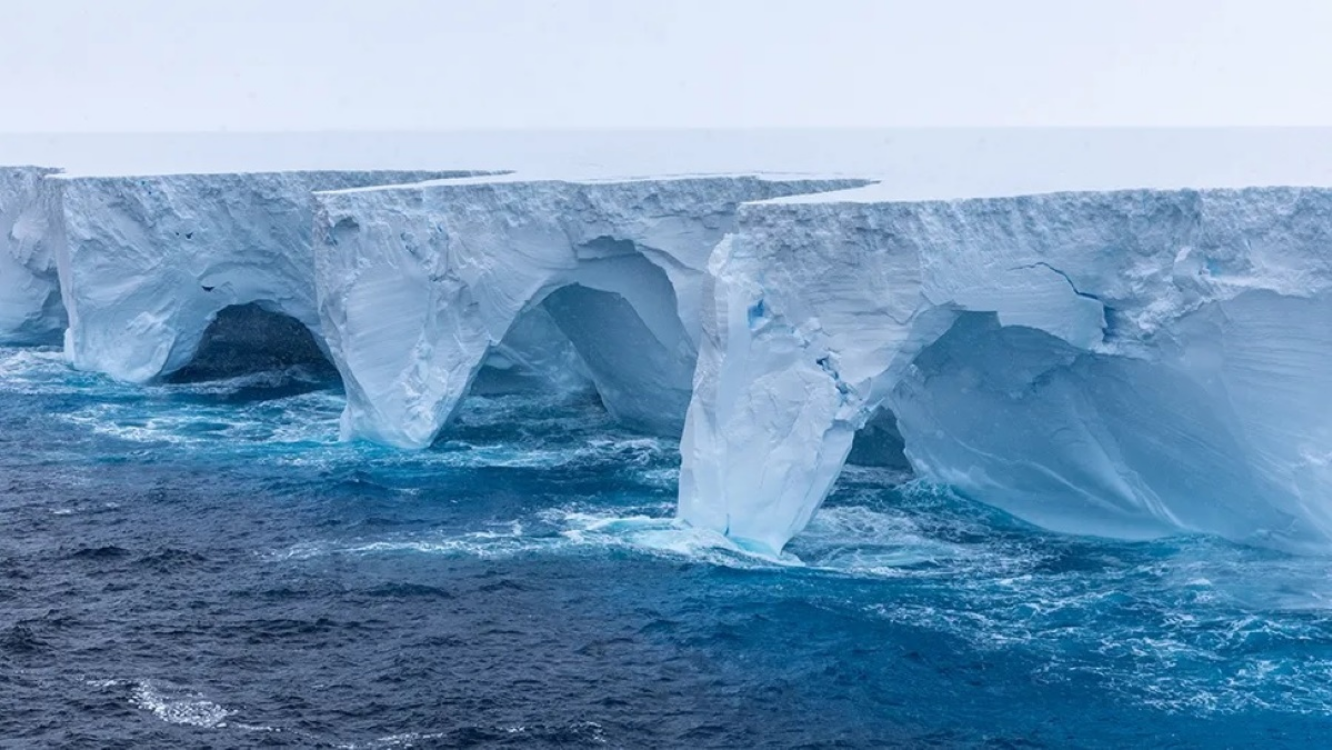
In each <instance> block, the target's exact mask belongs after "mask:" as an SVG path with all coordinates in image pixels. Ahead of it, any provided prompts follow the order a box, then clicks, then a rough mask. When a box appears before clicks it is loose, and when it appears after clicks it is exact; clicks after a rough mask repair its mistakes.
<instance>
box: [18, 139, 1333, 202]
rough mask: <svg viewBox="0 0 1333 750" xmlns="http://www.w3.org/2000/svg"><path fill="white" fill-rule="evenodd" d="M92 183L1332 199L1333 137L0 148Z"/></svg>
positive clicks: (208, 142) (40, 142)
mask: <svg viewBox="0 0 1333 750" xmlns="http://www.w3.org/2000/svg"><path fill="white" fill-rule="evenodd" d="M6 162H8V163H45V164H54V165H58V166H62V167H65V168H66V169H67V170H68V171H70V172H71V173H77V174H79V175H84V176H90V175H142V174H163V173H218V172H238V171H251V172H271V171H275V170H330V169H333V170H383V169H396V170H420V169H445V170H449V169H459V168H462V169H513V170H516V171H517V172H520V173H522V174H523V175H524V176H525V177H526V178H527V179H537V178H539V177H549V178H567V179H584V178H595V177H611V176H617V175H652V174H708V173H711V174H725V173H773V174H782V173H786V174H807V175H810V174H820V175H854V176H866V177H873V178H878V179H880V180H882V182H883V186H884V187H883V188H881V189H882V190H883V191H885V192H884V193H883V194H882V195H886V196H889V197H892V198H895V199H904V200H924V199H951V198H968V197H982V196H999V195H1016V194H1023V193H1043V192H1054V191H1062V190H1114V189H1124V188H1139V187H1152V188H1178V187H1200V188H1203V187H1237V186H1242V185H1275V184H1288V185H1322V186H1328V185H1331V184H1333V169H1331V168H1330V166H1331V165H1333V138H1330V130H1329V128H1171V129H1154V128H1142V129H1140V128H1007V129H1005V128H971V129H968V128H957V129H907V128H883V129H841V130H840V129H810V130H675V131H670V130H657V131H654V130H600V131H594V130H585V131H579V130H572V131H540V130H533V131H499V130H497V131H471V132H434V133H431V132H421V133H280V134H274V133H194V134H188V133H174V134H173V133H168V134H61V135H0V163H6Z"/></svg>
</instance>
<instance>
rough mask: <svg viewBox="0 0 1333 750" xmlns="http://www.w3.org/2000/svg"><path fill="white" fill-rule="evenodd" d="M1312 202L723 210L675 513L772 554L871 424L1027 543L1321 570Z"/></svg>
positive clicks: (1123, 196)
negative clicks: (1060, 541) (1060, 542)
mask: <svg viewBox="0 0 1333 750" xmlns="http://www.w3.org/2000/svg"><path fill="white" fill-rule="evenodd" d="M1331 203H1333V201H1331V200H1330V191H1329V190H1327V189H1322V188H1253V189H1241V190H1200V191H1195V190H1182V191H1124V192H1102V193H1063V194H1050V195H1040V196H1025V197H1016V198H1005V199H985V200H964V201H952V202H917V203H897V202H893V203H890V202H855V201H841V202H820V201H818V200H803V201H799V202H781V201H777V202H768V203H762V204H752V205H747V206H744V207H742V209H741V211H740V213H739V217H738V227H737V230H736V231H735V232H734V233H733V234H731V235H730V236H728V237H727V238H726V239H724V240H723V241H722V242H721V243H720V244H719V246H718V248H717V251H716V252H715V253H714V254H713V256H712V258H711V260H710V264H709V273H710V279H711V289H710V292H709V294H708V295H707V296H706V299H705V304H704V308H703V320H702V323H703V325H702V329H703V339H702V343H701V349H700V355H699V363H698V367H697V369H696V371H695V379H694V389H693V397H692V399H691V402H690V406H689V411H688V416H687V419H686V425H685V430H684V435H683V438H682V444H681V453H682V466H681V478H680V494H679V510H678V514H679V516H680V517H681V518H682V519H684V520H685V521H687V522H688V523H690V524H692V525H695V526H701V527H705V528H710V529H715V530H718V531H722V532H724V533H726V534H728V535H729V536H732V537H734V538H738V539H743V540H748V541H750V542H751V543H752V544H755V545H758V546H761V547H764V548H767V549H770V550H773V551H776V550H780V549H781V548H782V547H783V546H784V545H785V544H786V543H787V541H788V540H789V539H790V538H791V537H792V536H793V535H795V534H796V533H798V532H799V531H800V530H801V529H802V528H803V527H804V526H805V525H806V524H807V523H808V522H809V521H810V518H811V517H812V516H813V514H814V513H815V511H816V510H817V509H818V508H819V505H820V504H821V503H822V502H823V501H824V499H825V498H826V497H827V496H828V494H829V492H830V491H831V489H832V488H833V486H834V482H835V481H836V479H837V477H838V474H839V472H840V471H841V468H842V465H843V463H844V461H845V459H846V456H847V454H848V451H849V449H850V447H851V444H852V439H853V436H854V435H855V434H856V432H857V430H858V429H859V428H860V427H862V426H863V425H864V424H865V423H866V421H867V420H868V419H870V418H871V417H872V416H874V415H875V414H876V413H879V412H882V411H883V410H889V411H891V412H892V414H893V415H894V416H895V417H896V419H897V426H898V429H899V430H900V432H901V434H902V436H903V439H904V441H905V444H906V447H905V453H906V456H907V458H908V460H909V461H910V463H911V465H912V467H913V469H914V470H915V471H916V472H917V474H918V475H919V476H921V477H923V478H926V479H929V480H934V481H938V482H942V483H946V484H949V485H951V486H953V487H955V488H957V489H958V490H960V491H962V492H963V493H965V494H967V495H969V496H971V497H973V498H975V499H978V500H981V501H983V502H986V503H989V504H992V505H996V506H998V507H1001V508H1003V509H1005V510H1007V511H1009V512H1011V513H1013V514H1014V515H1016V516H1018V517H1020V518H1023V519H1026V520H1028V521H1031V522H1033V523H1036V524H1038V525H1041V526H1044V527H1047V528H1050V529H1054V530H1059V531H1065V532H1072V533H1080V534H1095V535H1104V536H1114V537H1126V538H1146V537H1154V536H1160V535H1165V534H1171V533H1180V532H1206V533H1213V534H1218V535H1221V536H1223V537H1226V538H1230V539H1233V540H1237V541H1242V542H1247V543H1254V544H1260V545H1264V546H1273V547H1279V548H1282V549H1287V550H1291V551H1297V552H1305V553H1312V554H1327V553H1328V550H1329V539H1330V504H1329V497H1330V444H1331V443H1333V439H1331V436H1330V375H1329V373H1330V369H1333V359H1331V355H1330V352H1331V351H1333V346H1331V344H1330V327H1331V326H1330V323H1331V321H1330V244H1331V243H1330V214H1331V213H1333V212H1331V210H1330V206H1331Z"/></svg>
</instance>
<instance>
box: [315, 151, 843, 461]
mask: <svg viewBox="0 0 1333 750" xmlns="http://www.w3.org/2000/svg"><path fill="white" fill-rule="evenodd" d="M865 184H866V181H865V180H812V179H779V178H760V177H750V176H725V177H698V178H674V179H657V180H621V181H562V180H538V181H528V180H523V179H519V178H512V177H510V178H484V179H472V180H464V181H453V182H433V183H429V184H424V185H419V186H399V187H386V188H369V189H363V190H346V191H332V192H323V193H318V194H317V195H316V199H317V201H318V204H319V207H318V210H317V212H316V246H317V247H316V253H315V263H316V275H317V279H318V283H317V285H318V289H319V295H320V312H321V317H322V326H323V332H324V336H325V337H326V340H327V342H328V345H329V350H330V354H331V356H332V359H333V361H334V362H335V364H337V365H338V368H339V370H340V372H341V373H342V377H343V382H344V384H345V386H346V389H347V410H346V412H345V413H344V416H343V434H344V436H345V437H359V438H368V439H371V440H376V441H379V442H383V443H387V444H390V445H396V446H401V447H407V448H421V447H424V446H427V445H429V444H430V443H431V441H433V440H434V439H435V437H436V435H438V434H439V432H440V430H441V429H442V428H443V427H444V425H445V424H446V423H447V422H448V420H449V418H450V417H451V416H452V414H453V413H454V412H455V410H456V409H457V408H458V404H459V402H460V400H461V399H462V397H463V396H464V395H465V394H466V393H467V391H468V388H469V387H470V385H471V383H472V381H473V379H474V378H475V377H476V375H477V372H478V370H479V369H480V367H481V365H482V363H483V361H484V360H485V358H486V357H487V355H488V354H489V353H491V352H492V351H493V350H494V349H495V348H496V347H497V346H499V345H501V344H502V342H504V340H505V337H506V334H507V333H508V332H509V331H510V330H511V328H512V327H513V326H514V325H515V321H516V320H518V319H519V318H520V316H522V315H523V314H524V313H525V312H529V311H531V310H534V309H536V308H538V307H540V308H542V309H543V310H544V314H545V316H549V318H550V319H551V320H553V321H554V322H555V323H556V325H557V326H558V327H559V329H560V330H561V331H562V332H563V333H564V334H565V335H566V336H567V337H568V338H569V340H570V341H572V342H573V346H574V348H575V349H576V350H577V351H578V354H579V358H580V359H581V360H582V362H583V364H584V365H586V367H587V370H588V372H589V373H590V376H591V378H592V381H593V383H594V385H595V386H596V388H597V391H598V394H599V395H600V396H601V399H602V402H603V403H604V404H605V405H606V407H607V409H608V410H609V411H610V412H611V413H612V414H613V415H614V416H615V417H616V418H617V419H618V420H619V421H621V422H622V423H624V424H628V425H632V426H635V427H638V428H640V429H643V430H645V431H648V432H655V433H663V434H671V435H675V434H679V431H680V426H681V424H682V422H683V419H684V415H685V409H686V406H687V405H688V403H689V399H690V388H691V381H692V377H693V373H694V362H695V357H696V354H697V342H698V336H699V326H700V323H699V313H700V310H701V305H702V297H703V288H704V279H705V272H704V269H705V266H706V265H707V259H708V257H709V254H710V253H711V252H712V250H713V248H714V247H715V246H716V244H717V242H718V240H719V239H721V237H722V236H723V235H724V234H725V233H726V232H728V231H729V230H731V229H732V227H733V221H734V216H735V212H736V208H737V206H738V205H739V204H740V203H742V202H743V201H750V200H759V199H766V198H773V197H779V196H786V195H792V194H798V193H807V192H815V191H821V190H833V189H839V188H847V187H851V186H857V185H865Z"/></svg>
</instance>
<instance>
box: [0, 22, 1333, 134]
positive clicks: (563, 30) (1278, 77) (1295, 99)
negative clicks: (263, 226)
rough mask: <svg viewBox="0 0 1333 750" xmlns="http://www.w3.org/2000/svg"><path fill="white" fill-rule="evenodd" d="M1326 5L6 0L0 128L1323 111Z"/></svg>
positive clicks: (1219, 116) (962, 120)
mask: <svg viewBox="0 0 1333 750" xmlns="http://www.w3.org/2000/svg"><path fill="white" fill-rule="evenodd" d="M1331 6H1333V4H1331V3H1330V2H1329V0H1250V1H1248V2H1242V1H1240V0H1004V1H1003V2H998V1H997V2H992V1H990V0H975V1H964V0H913V1H912V2H899V1H898V0H652V1H651V2H649V1H647V0H643V1H640V0H321V1H320V2H315V1H314V0H309V1H306V2H302V1H298V0H286V1H281V2H280V1H278V0H222V1H220V2H219V1H214V0H193V1H189V0H116V1H115V2H101V1H100V0H87V1H85V2H76V1H74V0H0V26H2V27H3V29H4V41H3V42H0V112H3V115H2V116H0V130H2V131H5V132H47V131H142V130H187V131H189V130H261V131H265V130H330V129H334V130H365V129H395V130H396V129H424V130H438V129H455V128H490V127H511V128H572V127H573V128H577V127H807V126H861V127H873V126H960V125H965V126H1011V125H1167V126H1177V125H1180V126H1189V125H1329V124H1330V119H1331V115H1330V112H1331V111H1333V94H1331V93H1330V90H1331V88H1333V84H1331V83H1330V76H1331V68H1333V65H1331V62H1330V60H1331V50H1330V39H1331V32H1330V28H1331V27H1333V17H1331V11H1330V7H1331Z"/></svg>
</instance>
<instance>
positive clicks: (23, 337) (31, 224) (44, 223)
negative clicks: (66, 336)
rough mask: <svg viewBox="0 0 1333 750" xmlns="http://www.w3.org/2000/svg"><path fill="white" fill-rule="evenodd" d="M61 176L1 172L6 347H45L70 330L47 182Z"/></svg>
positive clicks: (1, 333) (1, 309)
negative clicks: (49, 177)
mask: <svg viewBox="0 0 1333 750" xmlns="http://www.w3.org/2000/svg"><path fill="white" fill-rule="evenodd" d="M59 171H60V170H58V169H51V168H49V167H0V343H16V344H34V343H44V342H47V341H50V340H52V339H53V338H57V339H58V338H59V335H60V331H62V330H64V328H65V308H64V307H63V306H62V305H61V304H60V281H59V278H58V276H57V273H56V263H55V257H54V255H53V254H52V250H51V243H50V241H49V235H50V226H49V221H48V217H49V216H50V210H51V203H52V197H51V185H50V182H49V181H47V180H46V179H45V178H46V176H47V175H52V174H56V173H57V172H59Z"/></svg>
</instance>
